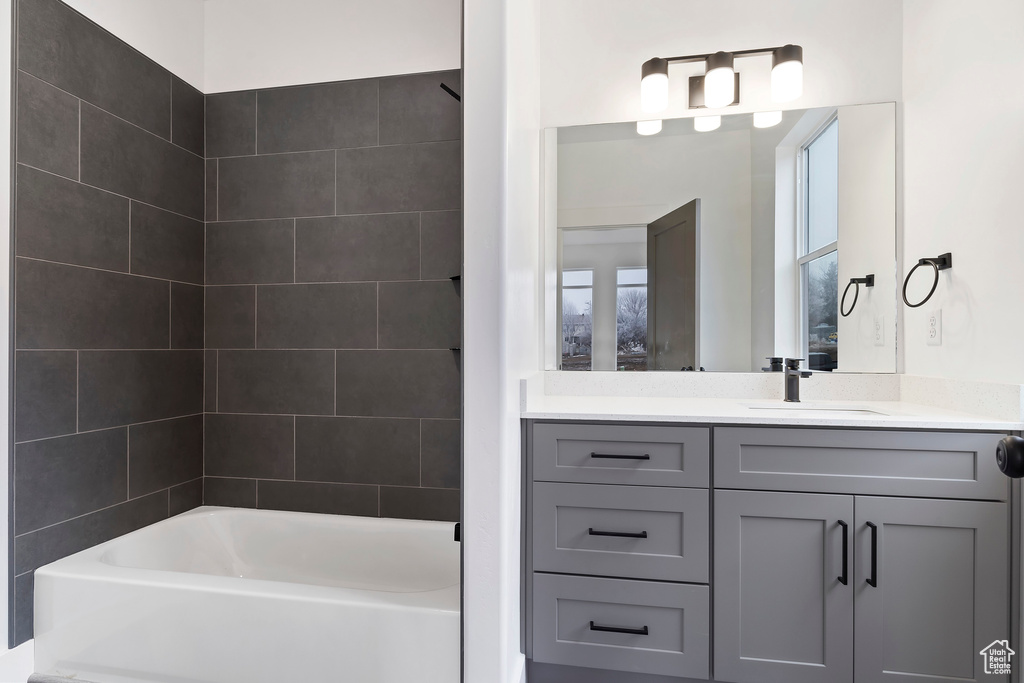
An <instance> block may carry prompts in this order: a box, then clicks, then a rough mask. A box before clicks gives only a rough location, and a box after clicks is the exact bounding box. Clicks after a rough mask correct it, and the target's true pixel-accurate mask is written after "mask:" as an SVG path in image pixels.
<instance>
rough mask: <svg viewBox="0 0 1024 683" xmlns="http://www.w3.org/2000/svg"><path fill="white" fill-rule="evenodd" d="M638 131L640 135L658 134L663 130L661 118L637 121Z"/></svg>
mask: <svg viewBox="0 0 1024 683" xmlns="http://www.w3.org/2000/svg"><path fill="white" fill-rule="evenodd" d="M636 132H637V133H639V134H640V135H657V134H658V133H660V132H661V119H654V120H653V121H637V122H636Z"/></svg>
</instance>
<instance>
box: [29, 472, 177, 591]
mask: <svg viewBox="0 0 1024 683" xmlns="http://www.w3.org/2000/svg"><path fill="white" fill-rule="evenodd" d="M163 490H165V489H159V490H156V491H153V492H151V493H147V494H145V495H144V496H137V497H135V498H131V499H128V500H122V501H120V502H118V503H114V504H113V505H107V506H106V507H102V508H100V509H98V510H91V511H89V512H85V513H82V514H80V515H77V516H75V517H71V518H69V519H63V520H61V521H59V522H54V523H53V524H47V525H46V526H41V527H39V528H38V529H33V530H32V531H25V532H23V533H20V534H16V535H15V536H14V538H24V537H25V536H30V535H31V534H35V533H38V532H40V531H45V530H46V529H52V528H53V527H55V526H60V525H61V524H67V523H68V522H74V521H76V520H79V519H82V518H83V517H88V516H89V515H95V514H98V513H100V512H106V511H107V510H110V509H113V508H116V507H119V506H121V505H127V504H128V503H134V502H135V501H137V500H142V499H143V498H149V497H150V496H155V495H156V494H158V493H160V492H161V491H163ZM146 526H149V525H148V524H147V525H146ZM140 528H141V527H140ZM95 545H99V544H98V543H97V544H95ZM90 547H95V546H90ZM65 557H66V556H65ZM37 568H38V567H37ZM33 571H34V570H33ZM24 573H26V572H22V574H24ZM19 576H20V575H19Z"/></svg>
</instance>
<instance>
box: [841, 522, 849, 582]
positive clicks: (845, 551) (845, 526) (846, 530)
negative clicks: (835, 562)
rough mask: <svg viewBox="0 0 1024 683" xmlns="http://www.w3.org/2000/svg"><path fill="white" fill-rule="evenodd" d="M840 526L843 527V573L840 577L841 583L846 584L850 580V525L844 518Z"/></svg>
mask: <svg viewBox="0 0 1024 683" xmlns="http://www.w3.org/2000/svg"><path fill="white" fill-rule="evenodd" d="M839 526H841V527H843V573H842V575H841V576H840V577H839V583H841V584H843V585H844V586H845V585H847V584H848V583H849V582H850V581H849V575H848V572H849V566H850V565H849V559H850V526H849V525H848V524H847V523H846V522H844V521H843V520H839Z"/></svg>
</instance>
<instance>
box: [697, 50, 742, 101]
mask: <svg viewBox="0 0 1024 683" xmlns="http://www.w3.org/2000/svg"><path fill="white" fill-rule="evenodd" d="M732 64H733V57H732V55H731V54H729V53H728V52H716V53H715V54H713V55H711V56H710V57H708V58H707V60H706V63H705V68H706V71H705V73H704V106H705V107H707V108H708V109H718V108H720V107H728V106H729V105H730V104H732V102H733V100H734V99H736V72H735V71H733V67H732Z"/></svg>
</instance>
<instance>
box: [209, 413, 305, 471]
mask: <svg viewBox="0 0 1024 683" xmlns="http://www.w3.org/2000/svg"><path fill="white" fill-rule="evenodd" d="M294 421H295V418H293V417H292V416H291V415H224V414H210V415H207V416H206V465H205V466H206V474H207V475H209V476H212V477H246V478H264V479H294V478H295V453H294V445H295V430H294Z"/></svg>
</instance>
